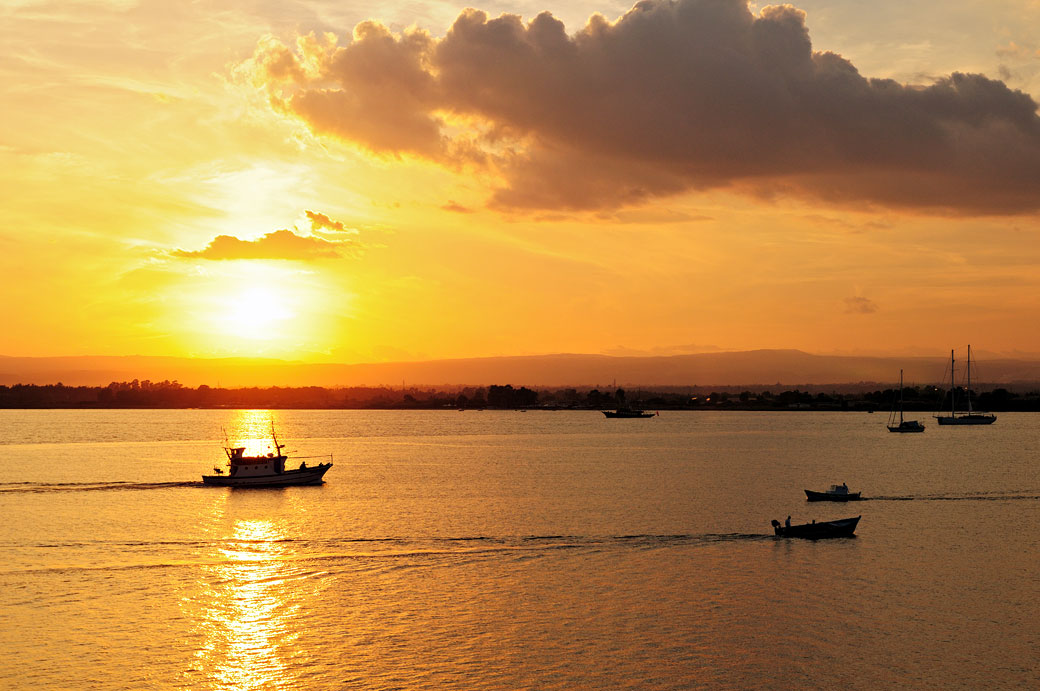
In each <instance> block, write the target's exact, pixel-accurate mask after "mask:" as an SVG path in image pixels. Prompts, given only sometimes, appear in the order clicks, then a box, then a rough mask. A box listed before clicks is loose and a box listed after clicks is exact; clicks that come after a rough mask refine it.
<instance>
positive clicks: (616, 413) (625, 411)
mask: <svg viewBox="0 0 1040 691" xmlns="http://www.w3.org/2000/svg"><path fill="white" fill-rule="evenodd" d="M600 412H601V413H603V414H604V415H606V416H607V417H615V418H617V417H623V418H636V417H654V416H655V415H657V413H648V412H646V411H645V410H636V409H635V408H618V409H617V410H602V411H600Z"/></svg>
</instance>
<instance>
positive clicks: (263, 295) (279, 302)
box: [218, 284, 295, 341]
mask: <svg viewBox="0 0 1040 691" xmlns="http://www.w3.org/2000/svg"><path fill="white" fill-rule="evenodd" d="M219 312H220V316H219V317H218V318H219V319H220V321H221V325H222V326H223V331H225V332H226V333H228V334H229V335H233V336H236V337H238V338H244V339H248V340H252V341H271V340H275V339H277V338H279V337H280V336H281V334H282V329H283V328H285V326H286V325H287V322H289V321H290V320H291V319H292V318H293V317H294V316H295V312H294V310H293V309H292V306H291V304H290V300H289V298H288V296H287V295H286V294H285V293H284V292H283V291H281V290H280V289H279V288H278V287H277V286H275V285H270V284H260V285H247V286H241V287H239V288H237V289H236V290H234V291H233V292H231V293H230V294H229V295H227V296H226V297H225V298H224V299H223V300H221V309H220V310H219Z"/></svg>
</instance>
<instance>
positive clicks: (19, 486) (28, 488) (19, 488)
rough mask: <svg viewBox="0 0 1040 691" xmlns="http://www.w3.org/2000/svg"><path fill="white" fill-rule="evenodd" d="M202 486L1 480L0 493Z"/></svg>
mask: <svg viewBox="0 0 1040 691" xmlns="http://www.w3.org/2000/svg"><path fill="white" fill-rule="evenodd" d="M202 486H203V484H202V482H0V494H2V493H8V494H17V493H40V492H103V491H112V490H119V491H129V490H141V489H169V488H171V487H202Z"/></svg>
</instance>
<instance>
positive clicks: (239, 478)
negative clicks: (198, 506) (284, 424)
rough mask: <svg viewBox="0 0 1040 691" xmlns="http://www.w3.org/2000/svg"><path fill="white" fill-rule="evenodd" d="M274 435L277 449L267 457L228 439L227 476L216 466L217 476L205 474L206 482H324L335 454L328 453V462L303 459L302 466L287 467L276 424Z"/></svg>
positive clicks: (266, 484) (254, 484)
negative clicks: (230, 443) (250, 453)
mask: <svg viewBox="0 0 1040 691" xmlns="http://www.w3.org/2000/svg"><path fill="white" fill-rule="evenodd" d="M271 438H272V439H273V440H274V449H275V450H274V453H269V454H267V455H266V456H246V455H245V451H246V449H245V447H243V446H237V447H231V446H228V445H227V442H225V446H224V453H226V454H227V457H228V463H227V468H228V472H227V475H225V474H224V471H223V469H221V468H213V470H214V472H215V473H216V475H203V476H202V482H203V483H204V484H207V485H218V486H221V487H288V486H291V485H320V484H321V483H323V482H324V480H323V479H322V478H323V477H324V475H325V473H326V472H328V470H329V468H331V467H332V454H329V456H328V459H329V462H328V463H319V464H318V465H315V466H308V465H307V462H306V461H301V463H300V466H299V467H298V468H292V469H286V467H285V464H286V461H287V460H288V456H286V455H285V454H283V453H282V448H283V447H284V446H285V445H284V444H279V443H278V437H277V436H276V435H275V433H274V426H273V425H272V427H271ZM311 458H313V456H312V457H311ZM321 458H325V457H324V456H322V457H321Z"/></svg>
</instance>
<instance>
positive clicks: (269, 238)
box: [172, 217, 343, 260]
mask: <svg viewBox="0 0 1040 691" xmlns="http://www.w3.org/2000/svg"><path fill="white" fill-rule="evenodd" d="M325 218H328V217H325ZM342 244H343V243H337V242H331V241H329V240H324V239H322V238H317V237H309V236H302V235H297V234H296V233H294V232H292V231H291V230H276V231H274V232H271V233H267V234H266V235H263V236H261V237H259V238H257V239H256V240H241V239H239V238H236V237H234V236H232V235H218V236H217V237H215V238H213V240H212V241H211V242H210V243H209V245H207V246H206V247H205V248H204V249H201V250H198V251H194V252H192V251H187V250H176V251H174V252H173V253H172V254H173V256H175V257H182V258H187V259H295V260H310V259H335V258H338V257H340V256H341V251H342V249H343V248H342Z"/></svg>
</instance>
